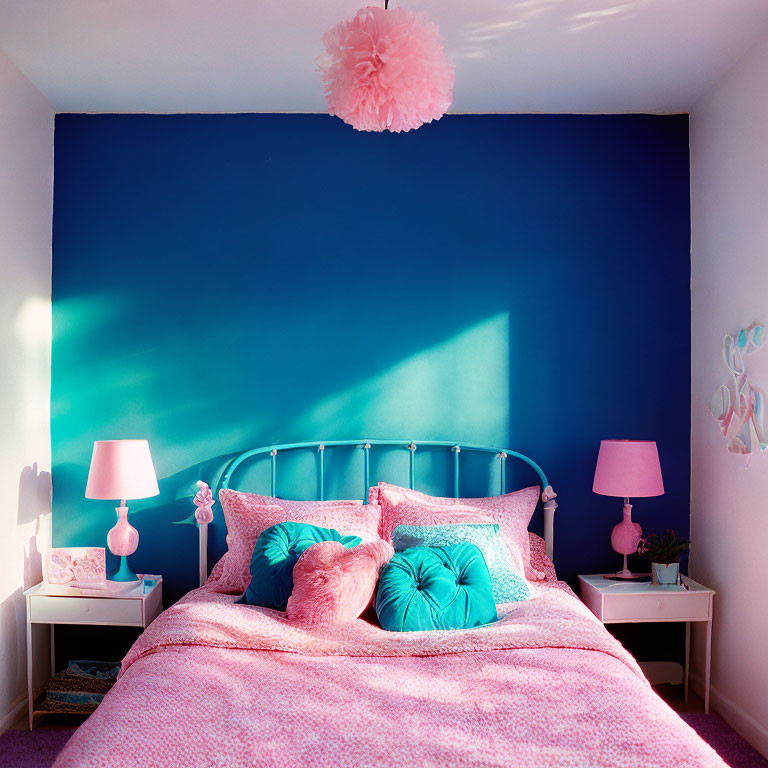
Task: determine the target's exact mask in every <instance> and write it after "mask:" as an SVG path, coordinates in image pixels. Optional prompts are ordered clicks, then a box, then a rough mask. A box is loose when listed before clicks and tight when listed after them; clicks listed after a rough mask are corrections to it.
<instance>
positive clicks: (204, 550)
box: [197, 523, 208, 587]
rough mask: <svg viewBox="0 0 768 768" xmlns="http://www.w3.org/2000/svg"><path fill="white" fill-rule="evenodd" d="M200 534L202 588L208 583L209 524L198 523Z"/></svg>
mask: <svg viewBox="0 0 768 768" xmlns="http://www.w3.org/2000/svg"><path fill="white" fill-rule="evenodd" d="M197 530H198V532H199V533H200V560H199V562H200V586H201V587H202V586H203V584H205V582H206V581H208V523H198V524H197Z"/></svg>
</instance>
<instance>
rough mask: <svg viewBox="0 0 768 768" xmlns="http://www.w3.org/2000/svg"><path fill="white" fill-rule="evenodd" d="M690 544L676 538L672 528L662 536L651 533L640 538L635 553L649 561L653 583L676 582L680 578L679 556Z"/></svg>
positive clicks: (685, 540)
mask: <svg viewBox="0 0 768 768" xmlns="http://www.w3.org/2000/svg"><path fill="white" fill-rule="evenodd" d="M690 546H691V542H690V541H688V540H687V539H678V538H677V537H676V536H675V532H674V531H673V530H669V529H668V530H667V532H666V533H665V534H664V536H657V535H656V534H655V533H652V534H651V535H650V536H646V538H644V539H640V543H639V544H638V545H637V554H638V555H640V556H641V557H644V558H645V559H646V560H649V561H650V563H651V580H652V581H653V583H654V584H677V583H678V581H679V580H680V563H679V562H678V561H679V560H680V556H681V555H682V554H683V552H685V551H686V550H687V549H688V548H689V547H690Z"/></svg>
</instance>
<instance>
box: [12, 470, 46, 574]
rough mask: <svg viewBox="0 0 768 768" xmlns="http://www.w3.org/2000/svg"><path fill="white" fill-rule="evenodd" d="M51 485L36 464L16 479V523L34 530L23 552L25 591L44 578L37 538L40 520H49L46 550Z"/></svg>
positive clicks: (41, 522) (40, 526) (39, 530)
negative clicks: (17, 492)
mask: <svg viewBox="0 0 768 768" xmlns="http://www.w3.org/2000/svg"><path fill="white" fill-rule="evenodd" d="M52 493H53V488H52V483H51V473H50V472H40V471H38V468H37V462H35V463H34V464H33V465H32V466H31V467H24V469H22V471H21V475H20V477H19V512H18V516H17V518H16V524H17V525H18V526H19V527H21V526H26V525H29V524H30V523H35V529H34V533H33V534H32V536H30V538H29V541H28V542H27V546H26V547H25V549H24V574H23V584H24V589H29V588H30V587H32V586H34V585H35V584H38V583H39V582H41V581H42V579H43V555H42V551H41V547H40V546H39V542H38V537H40V534H41V532H42V527H43V520H44V519H45V518H47V519H48V530H47V531H45V533H44V536H45V546H44V547H42V549H46V548H47V547H48V546H49V544H48V542H49V541H50V539H51V530H50V521H51V503H52Z"/></svg>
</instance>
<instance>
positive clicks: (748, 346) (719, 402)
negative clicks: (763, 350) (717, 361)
mask: <svg viewBox="0 0 768 768" xmlns="http://www.w3.org/2000/svg"><path fill="white" fill-rule="evenodd" d="M764 330H765V329H764V327H763V326H762V325H758V324H754V325H751V326H750V327H749V328H744V329H742V330H740V331H739V332H738V333H737V334H736V335H735V336H731V334H728V335H727V336H726V337H725V338H724V339H723V362H724V363H725V367H726V368H727V369H728V371H729V373H730V381H729V382H728V384H721V385H720V386H719V387H718V388H717V391H716V392H715V394H714V395H713V397H712V402H711V403H710V411H711V412H712V415H713V416H714V417H715V419H716V420H717V423H718V424H719V425H720V430H721V432H722V433H723V436H724V437H725V442H726V445H727V447H728V450H729V451H730V452H731V453H738V454H741V455H743V456H746V459H747V466H749V462H750V460H751V459H752V456H753V455H754V454H756V453H758V452H760V451H765V450H768V431H766V422H765V406H766V403H765V395H764V394H763V393H762V392H760V391H759V390H757V389H754V388H753V387H752V385H751V384H750V382H749V377H748V376H747V371H746V369H745V367H744V355H748V354H751V353H752V352H755V351H757V350H758V349H759V348H760V347H761V345H762V343H763V337H764V335H765V334H764Z"/></svg>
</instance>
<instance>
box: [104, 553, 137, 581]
mask: <svg viewBox="0 0 768 768" xmlns="http://www.w3.org/2000/svg"><path fill="white" fill-rule="evenodd" d="M109 580H110V581H139V577H138V576H137V575H136V574H135V573H134V572H133V571H132V570H131V569H130V568H129V567H128V558H127V557H126V556H125V555H123V556H122V557H121V558H120V567H119V568H118V569H117V570H116V571H115V572H114V573H113V574H112V575H111V576H110V577H109Z"/></svg>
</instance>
